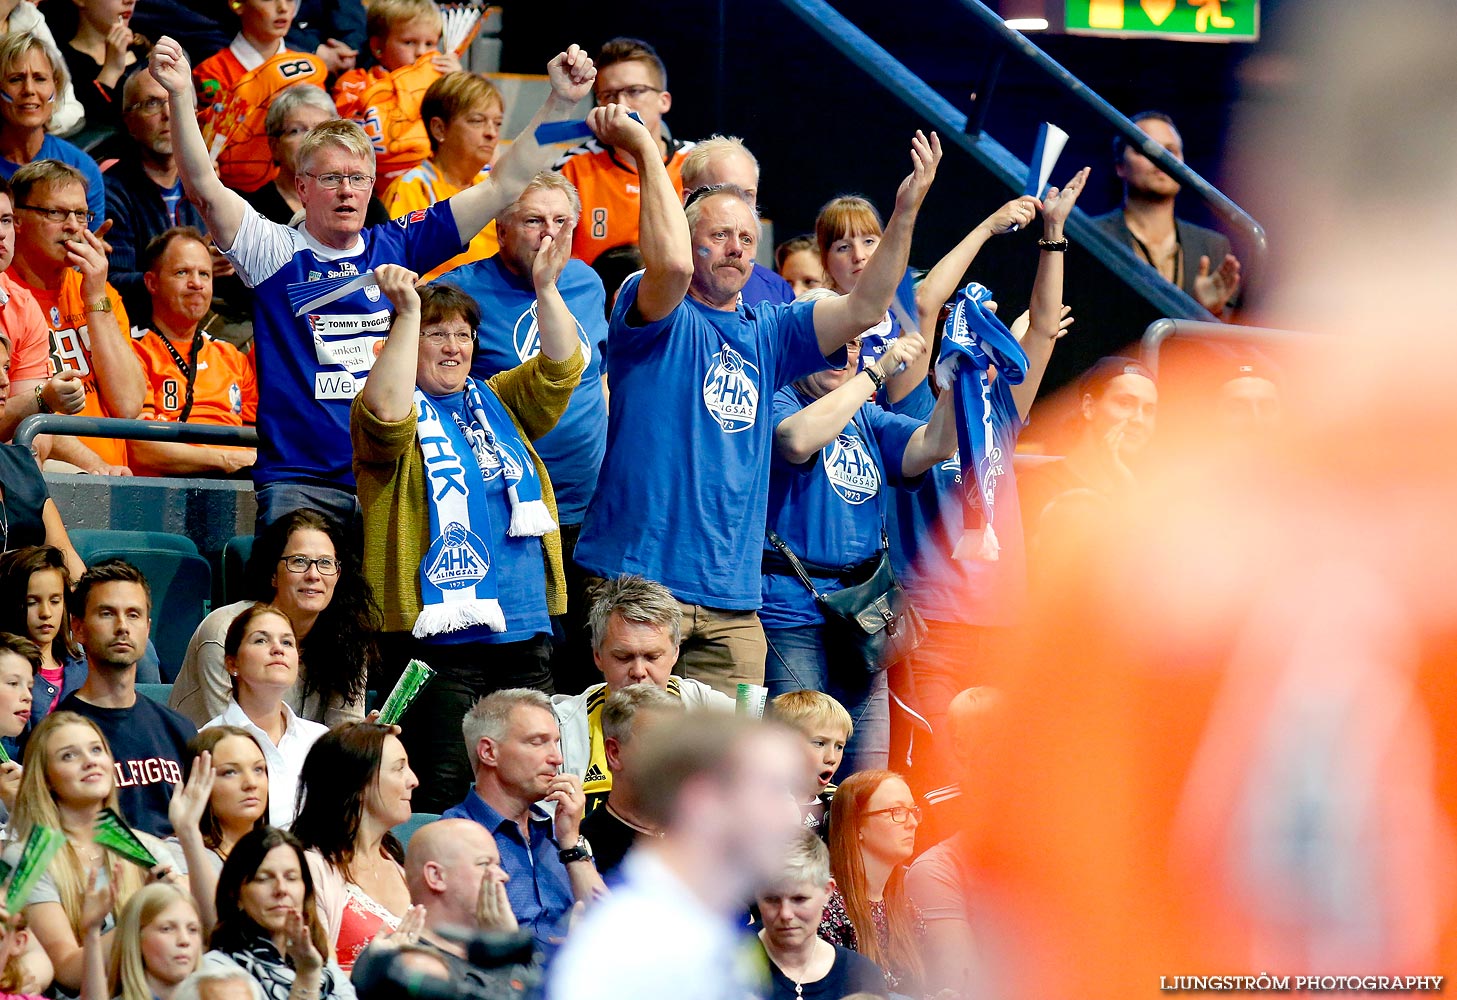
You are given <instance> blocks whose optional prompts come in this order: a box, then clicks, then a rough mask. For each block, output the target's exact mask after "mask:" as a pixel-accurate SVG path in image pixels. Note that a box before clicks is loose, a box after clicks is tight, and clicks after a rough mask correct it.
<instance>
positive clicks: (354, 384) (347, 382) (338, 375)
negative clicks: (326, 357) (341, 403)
mask: <svg viewBox="0 0 1457 1000" xmlns="http://www.w3.org/2000/svg"><path fill="white" fill-rule="evenodd" d="M363 388H364V379H363V378H355V377H354V376H353V375H350V374H349V373H348V372H315V373H314V398H315V399H353V398H354V397H355V396H357V395H359V391H360V390H361V389H363Z"/></svg>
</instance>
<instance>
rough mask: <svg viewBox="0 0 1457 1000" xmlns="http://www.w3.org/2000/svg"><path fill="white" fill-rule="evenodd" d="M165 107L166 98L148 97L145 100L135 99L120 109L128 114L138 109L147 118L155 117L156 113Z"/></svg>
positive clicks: (159, 112)
mask: <svg viewBox="0 0 1457 1000" xmlns="http://www.w3.org/2000/svg"><path fill="white" fill-rule="evenodd" d="M166 107H167V98H165V97H149V98H147V99H146V100H145V101H135V102H133V103H131V104H128V105H127V106H126V107H124V108H122V110H123V111H125V112H127V113H128V114H130V113H131V112H133V111H140V112H141V113H142V114H143V115H145V116H146V117H148V118H155V117H156V116H157V115H160V114H161V113H162V111H163V109H164V108H166Z"/></svg>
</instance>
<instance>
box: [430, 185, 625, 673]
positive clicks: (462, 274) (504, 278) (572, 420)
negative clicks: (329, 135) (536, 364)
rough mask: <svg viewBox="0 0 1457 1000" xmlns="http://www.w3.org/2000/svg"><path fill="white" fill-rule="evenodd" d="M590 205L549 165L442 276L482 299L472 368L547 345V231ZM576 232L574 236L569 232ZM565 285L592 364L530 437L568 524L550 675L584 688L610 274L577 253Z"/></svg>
mask: <svg viewBox="0 0 1457 1000" xmlns="http://www.w3.org/2000/svg"><path fill="white" fill-rule="evenodd" d="M581 214H582V202H581V199H580V198H579V197H578V196H577V189H576V188H575V187H574V186H573V185H572V182H571V181H569V180H567V179H566V178H565V177H563V176H562V175H561V174H558V173H553V172H552V171H550V170H547V171H543V172H541V173H539V174H537V175H536V176H535V177H533V178H532V179H531V181H530V182H529V183H528V184H527V185H526V190H524V191H522V192H521V197H519V198H517V199H516V200H515V201H514V202H512V203H511V204H510V205H508V206H507V207H506V208H505V209H503V210H502V212H501V214H500V215H498V216H496V237H497V239H499V240H500V243H501V250H500V252H499V253H497V254H495V255H494V256H492V257H488V258H486V259H485V260H479V261H474V262H472V263H470V264H466V265H463V266H461V267H458V268H456V269H455V270H453V271H451V272H449V273H448V274H446V275H445V276H444V277H443V278H441V280H442V281H444V282H449V283H450V284H452V285H455V286H456V287H458V288H459V289H460V290H461V291H463V292H465V293H466V294H467V295H469V296H470V297H471V298H473V299H475V300H476V302H478V303H479V304H480V307H481V323H480V326H479V327H477V328H476V335H477V338H478V341H477V344H476V349H475V355H474V357H473V359H472V361H471V374H472V375H473V376H475V377H476V378H477V379H480V380H482V381H484V380H486V379H488V378H490V377H491V376H493V375H496V374H498V373H500V372H503V371H509V370H510V369H512V368H515V367H516V366H517V365H520V364H524V363H525V362H526V361H528V360H530V359H531V358H533V357H535V356H536V355H537V354H538V353H539V352H540V351H541V336H540V333H539V332H538V328H537V322H536V291H535V288H534V287H533V284H532V280H531V269H532V267H533V266H534V265H535V263H536V254H537V251H538V250H539V249H540V248H541V243H542V240H543V239H544V238H546V237H551V239H552V240H556V239H558V238H559V237H560V236H561V235H562V234H563V233H568V234H570V232H571V230H572V228H573V227H574V226H575V225H576V224H577V221H578V219H579V218H580V217H581ZM568 238H570V236H568ZM557 290H558V291H559V292H561V295H562V298H563V299H564V300H565V301H566V304H567V308H568V309H570V310H571V313H572V316H573V317H574V318H575V319H576V321H577V337H578V339H580V340H581V342H582V353H583V355H584V357H585V358H586V361H587V367H586V368H585V369H584V370H583V372H582V380H581V381H580V382H578V383H577V388H576V389H574V390H573V391H572V398H571V402H569V403H568V404H567V410H566V412H565V413H563V414H562V417H561V419H560V420H559V421H557V425H556V427H554V428H553V429H552V430H551V431H550V432H548V433H547V434H546V435H544V436H543V437H539V438H537V439H536V440H535V441H533V442H532V446H533V447H534V448H535V449H536V453H537V455H539V456H540V457H541V460H542V462H544V463H546V470H547V473H548V474H549V475H550V476H551V485H552V489H553V490H554V491H555V493H556V507H557V521H558V523H559V524H560V526H561V532H562V560H563V563H564V565H565V567H566V571H567V613H566V614H565V615H564V616H561V617H560V618H559V619H557V620H556V621H555V625H556V626H557V631H558V633H559V635H560V637H561V638H563V639H564V640H565V641H564V642H561V643H554V644H553V645H554V649H553V653H552V659H551V670H552V679H553V681H554V682H555V685H556V689H557V690H558V691H578V690H580V689H581V688H582V687H583V686H585V685H586V684H589V683H591V681H592V677H591V676H590V671H591V667H590V666H588V665H587V662H586V661H587V639H586V620H587V616H586V607H587V602H588V598H587V587H586V578H585V577H584V576H583V574H582V573H581V572H579V571H578V570H577V568H576V565H575V564H574V563H573V561H572V552H573V550H574V549H575V548H576V546H577V535H578V534H579V533H580V532H581V530H582V518H583V517H585V516H586V513H587V503H588V501H590V500H591V499H592V494H593V493H594V492H595V491H596V489H597V472H598V470H599V469H600V468H601V465H602V453H603V452H604V451H605V450H606V449H607V394H606V393H605V392H604V391H603V388H602V377H603V374H604V373H605V371H606V366H605V354H606V349H607V319H606V310H605V308H604V305H605V302H606V291H605V290H604V289H603V287H602V279H601V278H599V277H598V276H597V272H596V271H594V270H592V268H590V267H588V266H587V265H586V264H584V263H583V262H582V261H580V260H577V259H575V258H574V259H572V260H570V261H568V262H567V266H566V267H565V268H564V269H563V270H562V273H561V277H559V278H558V279H557Z"/></svg>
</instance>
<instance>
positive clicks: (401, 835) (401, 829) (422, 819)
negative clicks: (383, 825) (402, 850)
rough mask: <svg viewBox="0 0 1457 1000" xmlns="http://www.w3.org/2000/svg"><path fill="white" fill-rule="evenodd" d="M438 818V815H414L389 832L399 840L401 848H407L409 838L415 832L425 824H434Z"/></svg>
mask: <svg viewBox="0 0 1457 1000" xmlns="http://www.w3.org/2000/svg"><path fill="white" fill-rule="evenodd" d="M439 818H440V814H439V813H415V814H414V815H413V816H411V817H410V818H409V819H407V820H406V821H405V822H403V823H401V824H400V825H399V826H397V827H395V828H394V829H393V830H392V831H390V832H391V833H393V834H394V835H395V837H396V839H398V840H399V842H400V846H401V847H408V846H409V845H410V837H411V836H412V835H413V834H414V832H415V831H416V830H418V829H420V827H422V826H424V825H425V824H426V823H433V822H435V821H436V820H437V819H439Z"/></svg>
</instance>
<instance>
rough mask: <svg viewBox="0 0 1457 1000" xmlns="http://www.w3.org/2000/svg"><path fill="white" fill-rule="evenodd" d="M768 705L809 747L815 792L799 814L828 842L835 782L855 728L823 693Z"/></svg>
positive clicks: (790, 694) (791, 695) (793, 694)
mask: <svg viewBox="0 0 1457 1000" xmlns="http://www.w3.org/2000/svg"><path fill="white" fill-rule="evenodd" d="M769 705H770V715H772V716H773V717H774V718H776V719H778V720H780V721H781V722H783V723H785V724H786V725H789V726H792V727H794V728H795V729H797V730H799V731H800V732H801V733H803V734H804V738H805V741H806V744H807V746H808V753H807V754H806V757H805V760H806V761H807V762H808V764H809V770H810V773H811V774H812V775H813V776H814V781H813V783H812V784H811V785H810V787H811V788H813V789H814V791H813V793H812V794H810V796H809V797H808V798H806V799H804V800H803V801H801V802H800V804H799V811H800V813H801V815H802V816H803V818H804V826H805V829H807V830H813V831H814V832H815V833H817V834H818V835H819V836H820V837H821V838H822V839H825V840H828V839H829V835H830V802H831V801H832V800H833V799H834V797H835V785H834V784H833V783H832V782H833V781H834V778H835V772H836V771H838V770H839V769H840V761H841V760H842V759H844V756H845V745H846V744H847V743H849V742H850V736H851V734H852V733H854V731H855V724H854V722H853V721H852V720H851V719H850V713H849V712H847V711H845V706H843V705H841V704H840V703H839V702H838V701H836V700H835V699H834V698H831V697H830V696H829V695H827V694H825V693H824V692H823V691H786V692H785V693H784V694H781V695H780V696H779V697H777V698H775V699H774V700H773V701H772V702H770V703H769Z"/></svg>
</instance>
